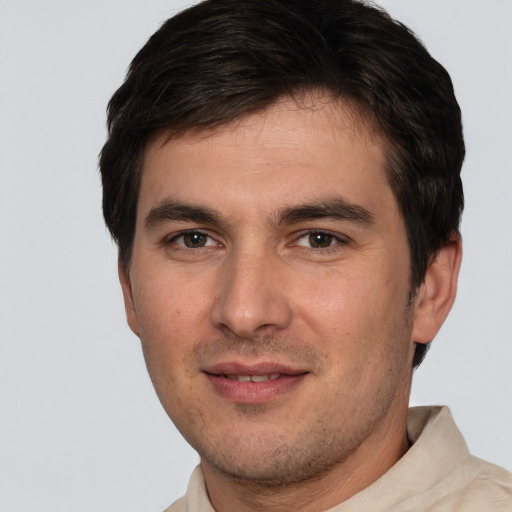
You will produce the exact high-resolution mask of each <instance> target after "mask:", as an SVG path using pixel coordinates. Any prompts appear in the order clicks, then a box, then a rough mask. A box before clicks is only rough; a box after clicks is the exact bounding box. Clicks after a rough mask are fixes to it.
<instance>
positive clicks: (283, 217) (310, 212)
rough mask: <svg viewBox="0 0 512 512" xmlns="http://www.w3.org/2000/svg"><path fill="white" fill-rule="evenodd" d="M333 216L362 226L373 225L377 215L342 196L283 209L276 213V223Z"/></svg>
mask: <svg viewBox="0 0 512 512" xmlns="http://www.w3.org/2000/svg"><path fill="white" fill-rule="evenodd" d="M325 218H331V219H336V220H343V221H350V222H354V223H356V224H360V225H361V226H366V227H368V226H371V225H372V224H373V223H374V221H375V217H374V215H373V213H371V212H370V211H369V210H367V209H366V208H364V207H362V206H360V205H357V204H354V203H351V202H349V201H347V200H346V199H343V198H341V197H335V198H332V199H327V200H321V201H317V202H313V203H307V204H303V205H298V206H290V207H286V208H284V209H282V210H281V211H279V212H278V213H277V215H276V218H275V220H274V221H273V223H274V224H276V225H280V224H293V223H294V222H301V221H308V220H315V219H325Z"/></svg>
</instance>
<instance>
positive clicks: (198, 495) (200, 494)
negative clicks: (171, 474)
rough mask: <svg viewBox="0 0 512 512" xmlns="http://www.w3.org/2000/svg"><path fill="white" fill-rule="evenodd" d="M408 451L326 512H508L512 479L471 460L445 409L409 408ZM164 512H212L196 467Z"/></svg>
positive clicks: (511, 507) (202, 479) (488, 465)
mask: <svg viewBox="0 0 512 512" xmlns="http://www.w3.org/2000/svg"><path fill="white" fill-rule="evenodd" d="M407 431H408V435H409V439H410V441H411V442H412V443H413V445H412V447H411V448H410V449H409V451H408V452H407V453H406V454H405V455H404V456H403V457H402V458H401V459H400V460H399V461H398V462H397V463H396V464H395V465H394V466H393V467H392V468H391V469H390V470H389V471H388V472H387V473H385V474H384V475H382V476H381V477H380V478H379V479H378V480H377V481H375V482H374V483H373V484H372V485H370V486H369V487H367V488H366V489H364V490H363V491H361V492H359V493H357V494H355V495H354V496H352V498H350V499H349V500H347V501H345V502H343V503H341V504H340V505H338V506H336V507H334V508H332V509H330V510H329V511H328V512H455V511H456V512H489V511H492V512H512V474H510V473H509V472H508V471H506V470H504V469H502V468H500V467H498V466H495V465H494V464H490V463H488V462H485V461H483V460H481V459H478V458H476V457H473V456H472V455H471V454H470V453H469V451H468V447H467V445H466V443H465V441H464V439H463V438H462V435H461V433H460V432H459V430H458V429H457V427H456V426H455V423H454V422H453V419H452V416H451V414H450V411H449V410H448V408H447V407H414V408H412V409H410V411H409V418H408V422H407ZM165 512H214V509H213V507H212V506H211V504H210V501H209V499H208V495H207V491H206V486H205V482H204V477H203V473H202V471H201V467H200V466H198V467H197V468H196V469H195V470H194V472H193V473H192V476H191V478H190V482H189V485H188V488H187V493H186V494H185V496H183V497H182V498H180V499H179V500H178V501H176V502H175V503H174V504H173V505H171V506H170V507H169V508H168V509H167V510H166V511H165Z"/></svg>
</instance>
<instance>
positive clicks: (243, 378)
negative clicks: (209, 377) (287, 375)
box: [223, 373, 281, 382]
mask: <svg viewBox="0 0 512 512" xmlns="http://www.w3.org/2000/svg"><path fill="white" fill-rule="evenodd" d="M280 376H281V374H280V373H271V374H269V375H223V377H225V378H227V379H230V380H236V381H238V382H266V381H267V380H275V379H278V378H279V377H280Z"/></svg>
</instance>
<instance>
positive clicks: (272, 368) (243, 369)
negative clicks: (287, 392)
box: [203, 361, 308, 375]
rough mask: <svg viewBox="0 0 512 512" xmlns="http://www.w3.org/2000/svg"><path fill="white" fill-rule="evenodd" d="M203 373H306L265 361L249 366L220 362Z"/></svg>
mask: <svg viewBox="0 0 512 512" xmlns="http://www.w3.org/2000/svg"><path fill="white" fill-rule="evenodd" d="M203 371H204V372H205V373H208V374H211V375H270V374H276V373H279V374H281V375H302V374H304V373H308V371H307V370H305V369H301V368H296V367H293V366H290V365H286V364H280V363H275V362H265V361H262V362H258V363H251V364H247V363H240V362H235V361H232V362H221V363H216V364H213V365H210V366H207V367H205V368H204V369H203Z"/></svg>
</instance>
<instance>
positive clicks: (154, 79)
mask: <svg viewBox="0 0 512 512" xmlns="http://www.w3.org/2000/svg"><path fill="white" fill-rule="evenodd" d="M315 90H316V91H321V92H322V93H323V94H327V95H330V96H331V97H332V98H333V99H344V100H346V101H349V102H350V103H351V104H352V105H354V106H355V107H356V109H357V112H358V114H359V115H360V116H361V120H364V122H366V123H368V124H369V125H370V126H371V127H372V128H373V129H374V130H376V131H378V132H379V133H380V134H381V136H382V138H383V140H384V142H385V152H386V158H387V162H386V172H387V175H388V179H389V183H390V185H391V187H392V189H393V191H394V193H395V196H396V199H397V201H398V204H399V207H400V211H401V213H402V215H403V218H404V221H405V225H406V229H407V237H408V242H409V250H410V261H411V276H410V278H411V290H412V292H414V290H415V289H416V288H417V287H418V286H419V285H420V284H421V283H422V281H423V278H424V276H425V272H426V269H427V266H428V264H429V262H430V261H431V260H432V258H433V257H434V256H435V254H436V253H437V251H438V250H439V248H440V247H442V246H443V244H445V243H447V242H448V241H449V240H450V238H451V237H452V236H453V235H454V234H455V233H458V228H459V222H460V215H461V212H462V208H463V193H462V185H461V181H460V169H461V166H462V161H463V159H464V153H465V149H464V142H463V137H462V126H461V116H460V109H459V107H458V104H457V101H456V99H455V97H454V92H453V87H452V83H451V80H450V77H449V75H448V73H447V72H446V70H445V69H444V68H443V67H442V66H441V65H440V64H439V63H438V62H437V61H436V60H434V59H433V58H432V57H431V56H430V55H429V53H428V52H427V50H426V49H425V48H424V46H423V45H422V44H421V42H419V41H418V40H417V39H416V38H415V36H414V35H413V34H412V33H411V32H410V31H409V30H408V29H407V28H406V27H405V26H403V25H401V24H400V23H398V22H397V21H394V20H392V19H391V18H390V17H389V16H388V15H387V14H386V13H385V12H383V11H382V10H378V9H376V8H374V7H369V6H367V5H364V4H363V3H360V2H357V1H352V0H349V1H346V0H341V1H340V0H331V1H329V0H324V1H315V2H306V1H301V0H285V1H281V0H275V1H272V0H268V1H264V2H261V1H256V0H254V1H252V0H242V1H240V2H236V3H234V2H231V1H230V0H224V1H223V0H220V1H219V0H217V1H206V2H203V3H200V4H198V5H196V6H194V7H192V8H190V9H188V10H186V11H184V12H182V13H180V14H178V15H177V16H175V17H174V18H171V19H170V20H168V21H167V22H166V23H165V24H164V25H163V26H162V27H161V28H160V30H159V31H158V32H157V33H155V34H154V35H153V36H152V37H151V38H150V40H149V41H148V42H147V44H146V45H145V46H144V48H142V50H141V51H140V52H139V53H138V54H137V56H136V57H135V59H134V60H133V62H132V64H131V66H130V69H129V72H128V75H127V78H126V80H125V82H124V84H123V85H122V86H121V87H120V88H119V89H118V91H117V92H116V93H115V94H114V96H113V97H112V99H111V101H110V103H109V108H108V128H109V138H108V140H107V142H106V144H105V146H104V148H103V150H102V153H101V160H100V169H101V174H102V180H103V191H104V192H103V209H104V216H105V220H106V223H107V226H108V228H109V230H110V232H111V233H112V236H113V238H114V239H115V241H116V242H117V244H118V247H119V258H120V261H121V262H122V264H123V265H125V266H128V265H129V263H130V258H131V251H132V245H133V237H134V232H135V219H136V212H137V202H138V195H139V188H140V182H141V176H142V162H143V155H144V151H145V148H146V146H147V144H148V142H149V141H150V140H151V139H152V138H154V137H155V136H156V135H157V134H159V133H162V132H165V133H167V134H168V135H169V137H177V136H180V135H182V134H185V133H187V132H190V131H201V130H208V129H211V128H215V127H218V126H221V125H225V124H228V123H230V122H232V121H233V120H236V119H241V118H243V117H244V116H247V115H249V114H251V113H255V112H259V111H263V110H265V109H266V108H268V107H269V106H270V105H272V104H274V103H275V102H276V101H278V100H279V99H280V98H283V97H286V96H291V97H301V96H302V95H304V94H305V93H307V92H308V91H315ZM426 347H427V345H425V344H421V345H418V347H417V351H418V354H417V357H416V359H415V364H419V362H420V361H421V359H422V356H423V354H424V352H425V349H426Z"/></svg>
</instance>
